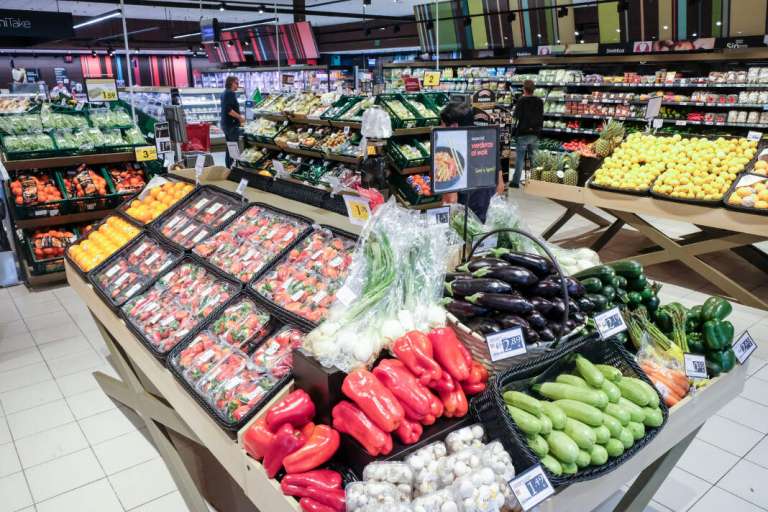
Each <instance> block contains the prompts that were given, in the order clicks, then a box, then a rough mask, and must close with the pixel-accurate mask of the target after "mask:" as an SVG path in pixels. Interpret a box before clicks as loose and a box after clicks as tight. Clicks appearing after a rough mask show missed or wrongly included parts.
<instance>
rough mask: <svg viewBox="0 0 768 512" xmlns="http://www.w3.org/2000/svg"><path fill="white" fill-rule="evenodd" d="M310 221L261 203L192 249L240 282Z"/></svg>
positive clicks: (299, 236)
mask: <svg viewBox="0 0 768 512" xmlns="http://www.w3.org/2000/svg"><path fill="white" fill-rule="evenodd" d="M311 226H312V220H311V219H309V218H307V217H302V216H299V215H295V214H292V213H288V212H286V211H284V210H279V209H277V208H272V207H270V206H267V205H265V204H261V203H251V205H250V206H248V207H247V208H246V209H245V210H243V211H242V212H240V214H239V215H238V216H237V217H236V218H235V219H234V220H233V221H232V222H230V223H229V224H228V225H227V226H226V227H224V228H222V229H221V230H219V231H218V232H217V233H216V234H214V235H212V236H211V237H209V238H208V239H207V240H205V241H203V242H201V243H199V244H197V245H196V246H195V248H194V252H195V253H196V254H198V255H200V256H202V257H203V258H205V259H206V260H207V261H208V262H209V263H210V264H211V265H213V266H215V267H216V268H219V269H221V270H222V271H223V272H225V273H226V274H229V275H231V276H233V277H235V278H236V279H239V280H240V281H241V282H243V283H247V282H249V281H250V280H251V279H253V278H254V277H256V276H258V275H259V273H261V272H263V271H265V270H266V269H267V268H268V267H269V266H270V265H271V264H272V262H274V261H276V260H277V259H279V258H280V257H281V256H282V255H283V254H284V252H285V251H287V250H289V249H290V248H291V246H293V244H294V243H296V242H297V241H298V240H301V239H302V238H303V237H304V236H305V235H306V234H307V233H308V231H309V230H310V228H311Z"/></svg>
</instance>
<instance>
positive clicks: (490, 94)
mask: <svg viewBox="0 0 768 512" xmlns="http://www.w3.org/2000/svg"><path fill="white" fill-rule="evenodd" d="M472 103H477V104H479V105H483V104H489V103H496V93H495V92H494V91H492V90H490V89H480V90H479V91H477V92H476V93H474V94H473V95H472Z"/></svg>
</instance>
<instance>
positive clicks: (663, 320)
mask: <svg viewBox="0 0 768 512" xmlns="http://www.w3.org/2000/svg"><path fill="white" fill-rule="evenodd" d="M656 325H658V326H659V329H661V332H665V333H669V332H672V316H671V315H670V314H669V311H667V310H666V309H665V308H661V309H659V310H658V311H657V312H656Z"/></svg>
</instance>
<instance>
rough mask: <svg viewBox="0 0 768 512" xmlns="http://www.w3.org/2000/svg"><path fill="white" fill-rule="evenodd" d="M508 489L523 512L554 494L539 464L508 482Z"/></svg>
mask: <svg viewBox="0 0 768 512" xmlns="http://www.w3.org/2000/svg"><path fill="white" fill-rule="evenodd" d="M509 488H510V489H512V493H513V494H514V495H515V497H516V498H517V501H518V502H520V506H521V507H522V508H523V510H524V511H528V510H531V509H533V508H534V507H535V506H536V505H538V504H539V503H541V502H542V501H544V500H546V499H547V498H549V497H550V496H552V495H553V494H555V489H554V487H552V483H551V482H550V481H549V478H547V475H546V474H545V473H544V469H543V468H542V467H541V464H537V465H536V466H534V467H532V468H531V469H529V470H528V471H526V472H525V473H523V474H521V475H519V476H518V477H517V478H515V479H513V480H510V481H509Z"/></svg>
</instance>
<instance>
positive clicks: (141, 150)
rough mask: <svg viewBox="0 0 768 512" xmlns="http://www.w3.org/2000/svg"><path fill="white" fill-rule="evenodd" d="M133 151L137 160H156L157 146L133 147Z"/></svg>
mask: <svg viewBox="0 0 768 512" xmlns="http://www.w3.org/2000/svg"><path fill="white" fill-rule="evenodd" d="M133 153H134V155H136V161H137V162H147V161H149V160H157V148H156V147H155V146H139V147H137V148H134V150H133Z"/></svg>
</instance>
